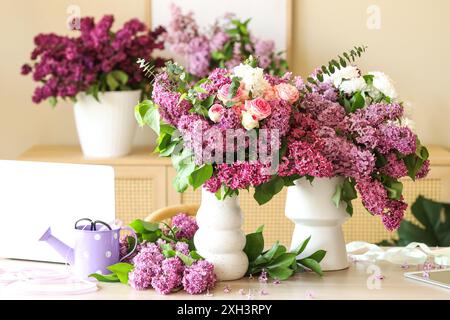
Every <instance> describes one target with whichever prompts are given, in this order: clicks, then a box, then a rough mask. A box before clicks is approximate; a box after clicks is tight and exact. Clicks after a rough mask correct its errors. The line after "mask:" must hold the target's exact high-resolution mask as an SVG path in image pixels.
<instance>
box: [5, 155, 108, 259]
mask: <svg viewBox="0 0 450 320" xmlns="http://www.w3.org/2000/svg"><path fill="white" fill-rule="evenodd" d="M81 218H90V219H92V220H101V221H105V222H108V223H109V222H113V221H114V220H115V193H114V169H113V168H112V167H109V166H101V165H81V164H65V163H47V162H31V161H11V160H0V257H1V258H14V259H25V260H36V261H49V262H65V261H64V260H63V258H62V257H61V256H59V254H58V253H57V252H55V251H54V250H53V249H52V248H51V247H50V246H49V245H48V244H47V243H45V242H39V241H38V239H39V238H40V237H41V236H42V235H43V233H44V232H45V231H46V230H47V228H48V227H51V229H52V233H53V234H54V235H55V236H56V237H58V238H59V239H60V240H62V241H63V242H65V243H66V244H68V245H70V246H71V247H73V245H74V232H73V230H74V224H75V221H77V220H78V219H81Z"/></svg>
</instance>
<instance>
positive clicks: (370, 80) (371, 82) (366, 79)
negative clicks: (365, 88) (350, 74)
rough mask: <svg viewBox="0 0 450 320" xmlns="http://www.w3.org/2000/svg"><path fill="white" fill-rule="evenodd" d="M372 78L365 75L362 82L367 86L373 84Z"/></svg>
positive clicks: (369, 75) (370, 75)
mask: <svg viewBox="0 0 450 320" xmlns="http://www.w3.org/2000/svg"><path fill="white" fill-rule="evenodd" d="M373 77H374V76H373V75H372V74H366V75H364V76H363V78H364V81H366V83H367V84H368V85H371V84H373Z"/></svg>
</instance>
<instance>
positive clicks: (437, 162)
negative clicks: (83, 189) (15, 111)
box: [19, 146, 450, 245]
mask: <svg viewBox="0 0 450 320" xmlns="http://www.w3.org/2000/svg"><path fill="white" fill-rule="evenodd" d="M429 149H430V159H431V172H430V174H429V176H428V177H427V178H426V179H423V180H419V181H416V182H412V181H410V180H409V179H405V180H404V194H405V198H406V200H407V201H408V203H409V204H411V203H412V202H413V201H414V200H415V199H416V197H417V196H418V195H419V194H422V195H424V196H426V197H429V198H432V199H436V200H442V201H448V202H450V152H449V151H447V150H445V149H443V148H441V147H430V148H429ZM19 159H20V160H31V161H48V162H66V163H89V164H104V165H110V166H113V167H114V169H115V174H116V214H117V217H118V218H119V219H121V220H122V221H123V222H125V223H128V222H130V221H131V220H133V219H136V218H144V217H145V216H147V215H148V214H149V213H150V212H152V211H153V210H155V209H158V208H161V207H164V206H167V205H174V204H180V203H199V202H200V200H201V194H200V190H197V191H192V189H188V190H187V191H186V192H185V193H183V194H179V193H177V192H176V191H175V190H174V189H173V187H172V180H173V178H174V176H175V171H174V169H173V168H172V166H171V162H170V159H165V158H159V157H157V156H156V155H154V154H152V153H151V149H150V148H136V149H135V150H134V151H133V153H132V154H131V155H129V156H126V157H123V158H118V159H104V160H98V159H95V160H89V159H84V158H83V157H82V154H81V151H80V149H79V148H78V147H74V146H35V147H33V148H31V149H30V150H28V151H27V152H25V153H24V154H23V155H22V156H21V157H20V158H19ZM285 197H286V190H283V191H282V192H281V193H280V194H278V195H277V196H275V197H274V199H272V201H270V202H269V203H267V204H265V205H264V206H261V207H260V206H258V205H257V203H256V202H255V201H254V200H253V196H252V193H249V192H247V191H241V195H240V203H241V207H242V210H243V212H244V230H245V231H246V232H251V231H254V230H255V229H256V228H257V227H259V226H260V225H263V224H264V226H265V229H264V230H265V232H264V234H265V239H266V243H267V244H270V243H273V242H275V241H276V240H279V241H280V242H281V243H283V244H286V245H288V244H289V242H290V237H291V234H292V231H293V224H292V222H291V221H289V220H288V219H287V218H286V217H285V216H284V201H285ZM406 218H407V219H412V216H411V213H410V211H409V209H408V212H407V215H406ZM344 233H345V238H346V241H347V242H348V241H353V240H364V241H369V242H378V241H380V240H383V239H389V238H390V237H392V233H390V232H388V231H386V230H385V229H384V227H383V225H382V223H381V220H380V219H379V217H373V216H371V215H370V214H369V213H368V212H367V211H366V210H365V209H364V208H363V207H362V205H361V204H360V203H359V201H355V213H354V215H353V217H352V218H351V219H349V220H348V222H347V223H345V224H344ZM306 236H308V235H305V237H306Z"/></svg>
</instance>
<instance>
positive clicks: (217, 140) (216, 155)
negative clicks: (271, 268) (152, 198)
mask: <svg viewBox="0 0 450 320" xmlns="http://www.w3.org/2000/svg"><path fill="white" fill-rule="evenodd" d="M256 65H257V63H256V60H255V59H253V58H250V59H249V60H248V61H246V63H245V64H240V65H238V66H236V67H234V68H233V69H232V70H227V69H223V68H217V69H215V70H214V71H212V72H211V73H210V75H209V76H208V77H207V78H203V79H201V80H199V81H197V82H193V81H192V78H191V76H190V74H189V73H188V72H186V71H185V69H184V68H182V67H181V66H179V65H178V64H176V63H172V62H168V63H167V64H166V68H164V69H163V72H162V73H160V74H159V75H157V76H156V78H155V81H154V88H153V93H152V100H145V101H143V102H141V103H140V104H139V105H137V106H136V117H137V119H138V122H139V123H140V124H141V125H149V126H150V127H151V128H152V129H153V130H154V131H155V132H156V133H157V134H158V136H159V137H158V141H157V143H158V146H157V148H156V151H157V152H158V153H159V154H160V155H161V156H164V157H169V156H170V157H171V158H172V162H173V165H174V167H175V169H176V171H177V176H176V178H175V180H174V186H175V189H176V190H177V191H178V192H183V191H185V190H186V189H187V187H188V186H193V187H194V189H196V188H198V187H200V186H204V188H206V190H208V191H209V192H212V193H216V196H217V197H218V198H219V199H221V198H224V197H226V196H230V195H233V194H239V190H241V189H249V188H251V187H258V186H260V185H262V184H264V183H265V182H268V181H269V180H270V179H271V176H272V175H273V174H275V173H276V163H277V161H278V153H279V149H280V145H281V142H282V140H283V139H284V138H285V136H286V134H287V133H288V131H289V127H290V118H291V113H292V110H293V109H294V106H296V105H297V104H298V99H299V90H297V89H296V87H295V86H294V85H293V82H292V81H293V79H292V80H291V76H290V74H286V75H285V76H284V77H283V78H279V77H276V76H272V75H269V74H267V73H264V71H263V69H262V68H258V67H256ZM291 82H292V83H291ZM256 145H257V146H256ZM253 147H255V148H254V149H253ZM256 147H257V148H258V153H256ZM274 168H275V169H274ZM273 169H274V170H273ZM265 193H266V192H265V191H264V190H263V192H262V193H261V194H262V196H264V195H265Z"/></svg>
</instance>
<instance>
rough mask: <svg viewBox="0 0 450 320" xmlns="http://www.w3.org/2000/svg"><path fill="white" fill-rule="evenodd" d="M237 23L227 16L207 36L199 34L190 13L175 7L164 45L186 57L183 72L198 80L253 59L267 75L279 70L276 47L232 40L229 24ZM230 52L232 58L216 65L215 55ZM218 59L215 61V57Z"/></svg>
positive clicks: (253, 39)
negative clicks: (277, 68)
mask: <svg viewBox="0 0 450 320" xmlns="http://www.w3.org/2000/svg"><path fill="white" fill-rule="evenodd" d="M234 19H236V18H235V17H234V16H232V15H226V16H224V17H222V18H219V19H217V20H216V22H215V23H214V24H213V26H212V27H211V30H208V32H204V33H203V32H201V30H200V27H199V26H198V24H197V22H196V21H195V18H194V15H193V13H192V12H188V13H186V14H184V13H183V12H182V11H181V9H180V8H179V7H177V6H176V5H173V4H172V6H171V21H170V23H169V25H168V26H167V32H166V33H164V38H165V41H166V43H167V44H168V45H169V46H170V49H171V50H172V51H173V52H175V53H176V54H178V55H181V56H183V57H185V59H186V69H187V71H188V72H189V73H191V74H193V75H194V76H197V77H200V78H201V77H205V76H207V75H208V74H209V73H210V72H211V71H212V70H213V69H214V68H215V67H217V66H223V67H226V68H228V69H231V68H233V67H235V66H237V65H238V64H240V63H241V62H242V61H244V60H245V59H247V58H248V56H250V55H253V56H255V57H257V58H258V61H259V66H260V67H261V68H263V69H267V70H268V71H273V70H271V69H273V68H274V66H275V67H279V66H280V64H281V58H280V57H279V56H278V55H277V54H275V52H276V51H275V43H274V42H273V41H270V40H261V39H258V38H256V37H254V36H253V35H251V34H250V35H249V37H248V41H249V43H244V42H243V41H242V40H239V41H236V40H235V39H232V36H230V35H229V34H228V33H227V31H228V30H229V29H230V28H231V26H232V23H231V21H232V20H234ZM225 48H230V49H231V55H230V56H227V57H225V56H224V57H222V58H220V60H223V64H220V63H219V64H217V61H216V60H215V59H214V54H216V56H217V53H219V52H220V53H221V52H224V51H226V50H225ZM216 59H217V57H216Z"/></svg>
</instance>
